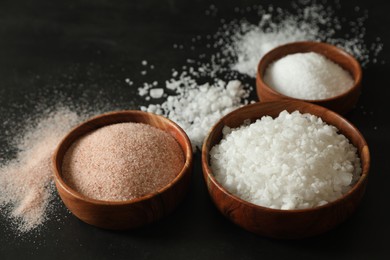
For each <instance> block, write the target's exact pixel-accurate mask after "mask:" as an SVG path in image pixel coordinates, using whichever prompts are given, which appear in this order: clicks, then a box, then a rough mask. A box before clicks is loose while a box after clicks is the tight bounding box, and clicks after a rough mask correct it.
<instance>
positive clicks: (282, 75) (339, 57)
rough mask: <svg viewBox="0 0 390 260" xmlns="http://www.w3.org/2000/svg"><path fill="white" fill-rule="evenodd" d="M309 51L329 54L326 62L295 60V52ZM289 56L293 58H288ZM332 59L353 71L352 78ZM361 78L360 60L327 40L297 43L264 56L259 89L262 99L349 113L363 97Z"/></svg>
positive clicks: (281, 47) (258, 82) (286, 45)
mask: <svg viewBox="0 0 390 260" xmlns="http://www.w3.org/2000/svg"><path fill="white" fill-rule="evenodd" d="M309 53H314V54H319V55H321V56H323V57H325V58H326V59H325V60H326V62H324V61H322V60H313V59H312V62H311V63H306V64H305V63H303V62H299V61H297V59H295V63H294V61H293V59H292V57H293V56H292V55H296V54H305V55H307V54H309ZM287 57H289V59H284V58H287ZM283 59H284V61H283V62H279V64H277V62H278V61H282V60H283ZM321 61H322V63H321ZM288 62H290V63H288ZM330 62H332V63H334V64H335V65H338V66H339V67H340V68H341V69H342V70H344V71H345V72H346V73H347V74H349V75H345V77H350V80H348V79H346V78H345V77H344V76H342V75H340V74H341V73H343V72H342V71H341V72H340V71H337V68H334V67H335V66H333V67H330V66H329V65H331V64H329V63H330ZM305 65H306V66H305ZM321 66H322V67H321ZM319 67H321V68H319ZM327 69H329V70H328V71H326V70H327ZM306 70H307V71H306ZM272 73H273V74H272ZM332 73H334V75H332ZM267 74H268V75H267ZM270 75H271V76H270ZM345 80H348V81H346V82H344V81H345ZM361 80H362V69H361V66H360V64H359V62H358V61H357V60H356V59H355V58H354V57H353V56H351V55H350V54H348V53H347V52H345V51H344V50H342V49H340V48H338V47H336V46H334V45H330V44H327V43H323V42H310V41H304V42H293V43H288V44H285V45H281V46H279V47H276V48H274V49H273V50H271V51H269V52H268V53H266V54H265V55H264V56H263V58H262V59H261V60H260V62H259V64H258V68H257V74H256V90H257V96H258V97H259V99H260V101H276V100H280V99H291V100H299V101H306V102H310V103H313V104H316V105H320V106H323V107H326V108H328V109H331V110H333V111H335V112H337V113H339V114H346V113H348V112H349V111H350V110H352V109H353V108H354V107H355V105H356V103H357V101H358V99H359V96H360V94H361ZM298 82H299V84H298ZM347 82H348V83H347ZM344 84H347V85H344Z"/></svg>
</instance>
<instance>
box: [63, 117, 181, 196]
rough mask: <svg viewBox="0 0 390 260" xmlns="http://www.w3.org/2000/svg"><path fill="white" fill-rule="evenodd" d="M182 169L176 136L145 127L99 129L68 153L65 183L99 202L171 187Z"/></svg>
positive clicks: (121, 126)
mask: <svg viewBox="0 0 390 260" xmlns="http://www.w3.org/2000/svg"><path fill="white" fill-rule="evenodd" d="M183 166H184V154H183V151H182V150H181V148H180V146H179V144H178V143H177V141H176V140H175V139H174V137H173V136H172V135H170V134H168V133H166V132H164V131H163V130H160V129H157V128H155V127H153V126H150V125H146V124H141V123H120V124H113V125H109V126H105V127H102V128H99V129H97V130H95V131H93V132H91V133H89V134H87V135H85V136H83V137H81V138H80V139H79V140H77V141H76V142H75V143H74V144H73V145H72V146H71V147H70V148H69V150H68V151H67V152H66V154H65V157H64V162H63V165H62V171H63V176H64V180H65V181H66V183H67V184H68V185H69V186H70V187H72V188H73V189H75V190H76V191H78V192H80V193H81V194H83V195H85V196H87V197H89V198H93V199H98V200H106V201H107V200H113V201H124V200H130V199H134V198H139V197H142V196H144V195H146V194H149V193H152V192H155V191H157V190H159V189H161V188H163V187H164V186H166V185H167V184H169V183H170V182H171V181H172V180H173V179H174V178H175V177H176V176H177V175H178V173H179V172H180V170H181V169H182V168H183Z"/></svg>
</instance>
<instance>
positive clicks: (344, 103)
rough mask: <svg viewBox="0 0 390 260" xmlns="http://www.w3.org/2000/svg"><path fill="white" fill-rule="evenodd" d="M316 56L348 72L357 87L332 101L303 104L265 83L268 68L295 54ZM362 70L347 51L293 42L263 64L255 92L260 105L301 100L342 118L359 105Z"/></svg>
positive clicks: (266, 58) (263, 61) (333, 98)
mask: <svg viewBox="0 0 390 260" xmlns="http://www.w3.org/2000/svg"><path fill="white" fill-rule="evenodd" d="M305 52H316V53H319V54H322V55H323V56H325V57H327V58H328V59H330V60H332V61H333V62H335V63H336V64H339V65H340V66H341V67H342V68H343V69H345V70H346V71H349V73H350V74H351V76H352V78H353V79H354V85H353V86H352V88H350V89H349V90H348V91H347V92H344V93H342V94H340V95H337V96H335V97H332V98H327V99H321V100H303V99H296V98H292V97H288V96H285V95H283V94H281V93H279V92H277V91H275V90H274V89H273V88H271V87H270V86H268V85H267V84H266V83H265V82H264V74H265V71H266V69H267V67H268V66H269V65H270V64H271V63H272V62H274V61H276V60H278V59H281V58H283V57H284V56H286V55H289V54H294V53H305ZM361 81H362V69H361V66H360V64H359V62H358V61H357V60H356V59H355V58H354V57H352V56H351V55H349V54H348V53H346V52H345V51H343V50H341V49H339V48H337V47H335V46H333V45H330V44H326V43H322V42H294V43H289V44H285V45H281V46H279V47H276V48H275V49H273V50H271V51H270V52H268V53H267V54H265V55H264V56H263V58H262V59H261V60H260V62H259V65H258V68H257V74H256V91H257V96H258V97H259V99H260V101H275V100H279V99H286V98H288V99H292V100H301V101H306V102H310V103H313V104H317V105H320V106H324V107H326V108H329V109H331V110H333V111H335V112H337V113H339V114H346V113H347V112H349V111H350V110H351V109H353V108H354V106H355V105H356V103H357V101H358V99H359V96H360V94H361Z"/></svg>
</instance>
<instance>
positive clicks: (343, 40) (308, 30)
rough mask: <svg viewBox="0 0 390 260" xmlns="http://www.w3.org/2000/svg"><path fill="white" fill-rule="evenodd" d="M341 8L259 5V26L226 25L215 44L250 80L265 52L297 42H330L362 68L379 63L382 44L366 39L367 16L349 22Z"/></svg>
mask: <svg viewBox="0 0 390 260" xmlns="http://www.w3.org/2000/svg"><path fill="white" fill-rule="evenodd" d="M338 8H339V7H338V6H335V7H332V5H329V4H326V5H325V4H320V3H310V2H308V1H301V2H293V3H292V6H291V8H289V10H286V9H282V8H279V7H275V6H268V7H266V6H264V7H263V6H261V5H259V6H257V7H256V8H254V9H253V11H255V12H257V14H258V16H259V18H260V19H259V21H258V22H257V23H250V22H248V21H247V20H245V19H241V20H239V21H238V22H237V21H233V22H232V23H230V24H224V25H223V26H222V28H221V30H220V31H219V32H218V33H217V37H216V39H217V41H216V42H217V45H218V46H220V47H221V49H222V54H223V57H224V60H228V64H227V65H228V66H229V67H230V68H231V69H232V70H235V71H238V72H240V73H242V74H246V75H248V76H250V77H255V76H256V68H257V64H258V62H259V60H260V59H261V58H262V57H263V55H264V54H265V53H267V52H268V51H270V50H271V49H273V48H275V47H277V46H279V45H282V44H286V43H289V42H295V41H322V42H327V43H330V44H333V45H336V46H338V47H340V48H342V49H344V50H345V51H347V52H348V53H350V54H352V55H353V56H354V57H355V58H356V59H358V60H359V61H360V63H361V64H362V66H365V65H366V64H367V63H369V62H373V63H376V62H377V57H378V54H379V53H380V52H381V50H382V49H383V44H382V43H381V42H380V38H379V37H378V38H377V39H376V42H371V43H367V41H366V40H365V34H366V29H365V21H366V20H367V18H368V15H367V13H366V12H365V13H364V12H363V13H361V12H359V11H356V15H357V16H358V17H356V18H354V19H353V21H350V22H348V23H346V22H344V21H342V19H340V18H339V17H338V16H337V15H336V12H335V11H336V10H337V9H338ZM238 11H240V10H238ZM244 11H245V10H244ZM241 13H243V12H241ZM343 30H344V31H346V32H348V34H345V33H343ZM340 35H343V36H342V37H339V36H340ZM217 67H218V66H217Z"/></svg>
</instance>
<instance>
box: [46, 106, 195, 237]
mask: <svg viewBox="0 0 390 260" xmlns="http://www.w3.org/2000/svg"><path fill="white" fill-rule="evenodd" d="M123 122H138V123H145V124H149V125H152V126H154V127H157V128H159V129H162V130H164V131H166V132H168V133H170V134H171V135H172V136H174V137H175V139H176V140H177V141H178V143H179V144H180V146H181V148H182V150H183V153H184V157H185V164H184V166H183V169H182V170H181V172H180V173H179V174H178V176H177V177H176V178H175V179H174V180H173V181H172V182H171V183H170V184H169V185H167V186H166V187H164V188H162V189H161V190H158V191H156V192H155V193H152V194H148V195H145V196H143V197H141V198H137V199H134V200H129V201H123V202H122V201H100V200H95V199H90V198H87V197H85V196H83V195H82V194H80V193H78V192H76V191H75V190H73V189H72V188H70V187H69V186H68V185H67V184H66V182H64V180H63V178H62V173H61V172H62V171H61V168H62V162H63V158H64V155H65V153H66V151H67V150H68V148H69V147H70V146H71V145H72V143H73V142H74V141H76V140H77V139H78V138H80V137H81V136H83V135H85V134H86V133H88V132H91V131H93V130H95V129H98V128H100V127H103V126H106V125H110V124H116V123H123ZM192 156H193V154H192V147H191V142H190V140H189V138H188V137H187V135H186V133H185V132H184V131H183V130H182V129H181V128H180V127H179V126H178V125H176V124H175V123H173V122H172V121H170V120H168V119H166V118H164V117H162V116H158V115H154V114H151V113H146V112H142V111H119V112H112V113H107V114H103V115H100V116H97V117H94V118H92V119H90V120H88V121H86V122H84V123H82V124H81V125H79V126H78V127H76V128H74V129H73V130H72V131H71V132H69V133H68V135H66V136H65V137H64V139H63V140H62V142H61V143H60V144H59V146H58V148H57V149H56V151H55V153H54V155H53V169H54V179H55V184H56V187H57V190H58V193H59V195H60V197H61V199H62V201H63V202H64V204H65V205H66V206H67V208H68V209H69V210H70V211H71V212H72V213H73V214H74V215H75V216H76V217H78V218H79V219H81V220H82V221H84V222H86V223H88V224H91V225H94V226H97V227H101V228H106V229H130V228H137V227H141V226H143V225H145V224H148V223H151V222H154V221H156V220H158V219H160V218H161V217H163V216H166V215H167V214H169V213H170V212H171V211H172V210H173V209H174V208H175V207H176V206H177V205H178V204H179V203H180V201H181V200H182V199H183V197H184V196H185V194H186V192H187V190H188V187H189V183H190V175H191V171H192Z"/></svg>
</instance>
